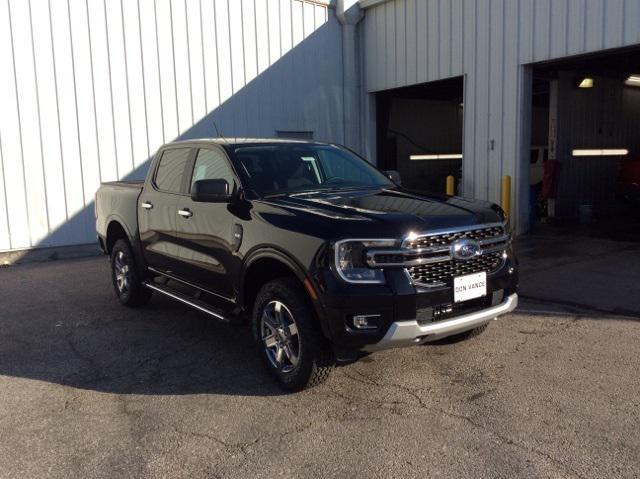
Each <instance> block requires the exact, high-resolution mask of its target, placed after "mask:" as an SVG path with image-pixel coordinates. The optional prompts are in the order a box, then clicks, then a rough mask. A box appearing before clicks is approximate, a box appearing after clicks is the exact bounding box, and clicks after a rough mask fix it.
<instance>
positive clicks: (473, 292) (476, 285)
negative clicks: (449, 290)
mask: <svg viewBox="0 0 640 479" xmlns="http://www.w3.org/2000/svg"><path fill="white" fill-rule="evenodd" d="M486 295H487V273H484V272H483V273H474V274H468V275H466V276H458V277H457V278H453V302H454V303H460V302H462V301H469V300H470V299H475V298H481V297H482V296H486Z"/></svg>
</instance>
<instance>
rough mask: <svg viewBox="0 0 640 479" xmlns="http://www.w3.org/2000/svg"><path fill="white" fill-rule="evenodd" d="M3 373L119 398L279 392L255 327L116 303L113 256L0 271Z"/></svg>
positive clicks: (157, 301) (154, 303) (171, 307)
mask: <svg viewBox="0 0 640 479" xmlns="http://www.w3.org/2000/svg"><path fill="white" fill-rule="evenodd" d="M0 285H1V286H0V291H1V292H2V294H0V296H1V297H2V298H4V301H3V303H4V305H3V314H2V323H1V328H2V329H1V330H0V344H1V345H2V346H1V347H0V375H8V376H16V377H24V378H31V379H37V380H42V381H47V382H53V383H59V384H63V385H68V386H72V387H75V388H81V389H93V390H98V391H104V392H110V393H118V394H194V393H215V394H230V395H250V396H251V395H260V396H269V395H279V394H281V393H282V391H281V390H280V389H279V388H278V387H277V386H276V385H275V383H274V382H273V381H272V380H271V378H270V376H268V374H267V371H266V369H264V367H263V365H262V363H261V361H260V358H259V356H258V354H257V353H256V352H255V349H254V344H253V342H252V340H251V337H250V331H249V329H248V327H241V326H231V325H225V324H222V323H218V322H215V321H212V320H209V319H207V318H206V316H204V315H202V314H200V313H198V312H196V311H193V310H191V309H189V308H187V307H186V306H183V305H181V304H179V303H177V302H175V301H171V300H169V299H166V298H164V297H158V296H155V297H154V298H153V299H152V300H151V302H150V304H149V305H147V306H145V307H142V308H138V309H129V308H125V307H123V306H120V305H119V303H118V302H117V301H116V299H115V296H114V294H113V292H112V289H111V284H110V282H109V270H108V262H107V260H106V259H102V258H100V259H95V258H91V259H89V258H88V259H81V260H69V261H61V262H50V263H44V264H31V265H22V266H15V267H11V268H6V269H2V270H0Z"/></svg>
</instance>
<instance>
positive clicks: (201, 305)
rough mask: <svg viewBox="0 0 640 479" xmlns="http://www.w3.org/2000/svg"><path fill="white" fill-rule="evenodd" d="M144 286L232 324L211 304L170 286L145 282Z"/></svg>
mask: <svg viewBox="0 0 640 479" xmlns="http://www.w3.org/2000/svg"><path fill="white" fill-rule="evenodd" d="M142 284H143V285H144V286H145V287H146V288H149V289H151V290H153V291H157V292H158V293H160V294H164V295H165V296H168V297H170V298H173V299H175V300H176V301H180V302H181V303H184V304H186V305H188V306H191V307H192V308H194V309H197V310H198V311H202V312H203V313H206V314H208V315H209V316H213V317H214V318H216V319H219V320H221V321H224V322H226V323H228V322H230V320H229V319H228V318H226V317H225V316H224V315H223V314H222V312H220V311H219V310H216V309H214V308H212V307H211V306H210V305H209V304H207V303H205V302H204V301H200V300H199V299H196V298H191V297H189V296H187V295H185V294H182V293H179V292H178V291H175V290H173V289H171V288H169V287H168V286H165V285H162V284H156V283H151V282H149V281H145V282H143V283H142Z"/></svg>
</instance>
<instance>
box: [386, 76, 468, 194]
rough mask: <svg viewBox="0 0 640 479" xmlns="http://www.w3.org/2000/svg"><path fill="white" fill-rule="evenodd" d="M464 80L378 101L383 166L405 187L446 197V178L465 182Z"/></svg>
mask: <svg viewBox="0 0 640 479" xmlns="http://www.w3.org/2000/svg"><path fill="white" fill-rule="evenodd" d="M463 88H464V84H463V78H462V77H456V78H453V79H448V80H442V81H437V82H431V83H425V84H421V85H415V86H410V87H405V88H397V89H393V90H386V91H383V92H380V93H378V94H377V95H376V112H377V145H378V152H377V153H378V162H379V166H380V167H381V168H382V169H385V170H397V171H398V172H399V173H400V177H401V179H402V184H403V186H404V187H406V188H408V189H411V190H415V191H419V192H422V193H445V185H446V178H447V176H453V177H454V179H455V180H454V182H455V185H456V191H459V188H458V187H457V186H458V184H459V183H460V180H461V178H462V126H463V103H462V101H463Z"/></svg>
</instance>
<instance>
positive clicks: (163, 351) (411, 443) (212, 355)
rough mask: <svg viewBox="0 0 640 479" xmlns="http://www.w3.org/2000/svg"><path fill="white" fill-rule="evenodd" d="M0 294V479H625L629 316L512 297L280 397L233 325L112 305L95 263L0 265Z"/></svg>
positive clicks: (632, 324)
mask: <svg viewBox="0 0 640 479" xmlns="http://www.w3.org/2000/svg"><path fill="white" fill-rule="evenodd" d="M0 298H2V311H1V313H0V316H1V319H0V438H1V440H0V477H60V478H68V477H105V478H106V477H109V478H113V477H254V476H255V477H274V476H281V477H442V476H448V477H470V478H471V477H473V478H478V477H505V478H513V477H581V478H584V477H594V478H595V477H597V478H601V477H638V476H639V475H640V465H639V461H638V458H639V457H640V413H639V411H640V407H639V406H640V375H638V364H639V363H638V358H639V357H640V323H639V322H638V319H637V318H635V317H624V316H616V315H613V314H609V313H600V312H593V311H589V310H587V309H585V310H579V309H576V308H574V307H572V308H571V309H569V310H568V309H566V308H563V307H562V305H557V304H555V305H553V304H543V305H541V304H540V303H539V302H526V301H525V302H524V303H523V305H522V307H521V309H520V310H519V312H518V313H517V314H512V315H509V316H508V317H506V318H505V319H503V320H500V321H498V322H495V323H492V325H491V327H490V328H489V329H488V330H487V331H486V332H485V333H484V334H482V335H481V336H479V337H477V338H474V339H472V340H470V341H467V342H460V343H456V344H449V345H432V346H422V347H415V348H412V349H405V350H398V351H386V352H381V353H377V354H374V355H372V356H370V357H368V358H365V359H364V360H362V361H360V362H358V363H356V364H353V365H349V366H346V367H342V368H339V369H337V370H336V371H335V373H334V375H333V376H332V378H331V379H330V380H329V381H328V382H327V383H326V384H324V385H322V386H320V387H318V388H315V389H312V390H310V391H305V392H303V393H299V394H294V395H286V394H283V393H282V392H281V391H280V390H279V389H278V388H277V387H276V386H275V385H274V383H273V382H272V380H271V379H270V378H269V377H268V376H267V375H266V374H265V371H264V370H263V369H262V367H261V364H260V362H259V361H258V357H257V356H256V354H255V353H254V351H253V346H252V343H251V341H250V338H249V336H250V335H249V334H248V331H247V330H246V329H244V328H241V327H232V326H226V325H222V324H218V323H216V322H213V321H211V320H209V319H207V318H206V317H205V316H203V315H201V314H199V313H197V312H194V311H191V310H189V309H187V308H186V307H183V306H182V305H179V304H176V303H174V302H171V301H169V300H166V299H164V298H159V297H155V298H154V299H153V300H152V301H151V303H150V305H149V306H147V307H145V308H142V309H139V310H130V309H126V308H123V307H121V306H119V305H118V303H117V302H116V300H115V298H114V296H113V292H112V290H111V286H110V282H109V275H108V264H107V261H106V259H104V258H88V259H80V260H69V261H59V262H50V263H42V264H29V265H20V266H14V267H9V268H2V269H0ZM542 306H544V307H542ZM541 311H545V312H544V313H542V314H541Z"/></svg>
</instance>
